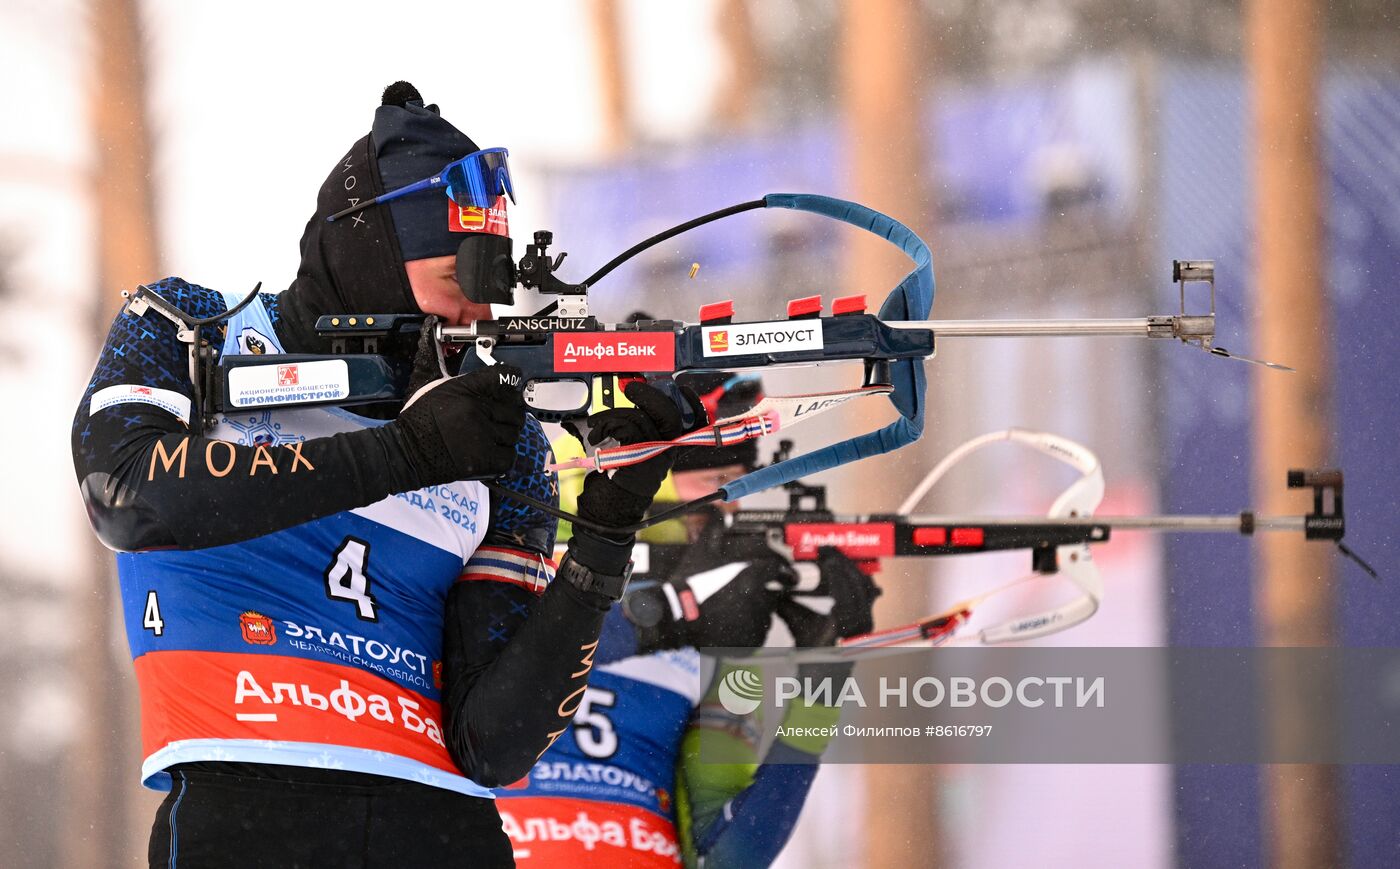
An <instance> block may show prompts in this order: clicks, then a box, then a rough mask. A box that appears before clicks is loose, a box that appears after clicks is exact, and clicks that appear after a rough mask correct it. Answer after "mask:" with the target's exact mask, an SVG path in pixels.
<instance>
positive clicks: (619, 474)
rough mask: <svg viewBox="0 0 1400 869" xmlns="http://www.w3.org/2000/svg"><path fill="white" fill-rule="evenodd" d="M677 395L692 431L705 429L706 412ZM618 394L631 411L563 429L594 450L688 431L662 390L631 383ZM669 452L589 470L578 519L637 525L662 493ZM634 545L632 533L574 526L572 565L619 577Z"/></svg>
mask: <svg viewBox="0 0 1400 869" xmlns="http://www.w3.org/2000/svg"><path fill="white" fill-rule="evenodd" d="M681 392H682V394H683V395H684V396H685V400H686V401H687V402H688V403H689V404H690V407H691V413H692V414H693V416H694V420H695V422H694V426H701V425H704V424H705V408H704V405H703V404H701V403H700V399H699V398H697V397H696V396H695V394H694V393H693V392H691V391H689V390H686V389H684V388H682V390H681ZM623 395H625V396H627V400H628V401H630V402H632V404H633V405H634V406H633V407H619V408H614V409H612V410H605V411H602V412H601V413H595V414H593V415H592V416H590V417H588V420H587V424H586V426H584V427H574V426H570V425H569V424H568V423H565V427H566V428H568V429H569V431H570V433H572V434H573V435H574V436H575V437H578V438H579V439H580V440H584V442H585V443H586V444H588V445H591V446H598V445H599V444H602V443H603V442H604V441H607V440H610V439H611V440H613V441H616V442H617V443H618V444H621V445H624V446H625V445H627V444H637V443H642V442H644V441H658V440H671V439H673V438H678V437H680V436H681V435H683V434H685V433H686V432H687V431H689V430H690V429H688V428H687V427H686V426H685V425H684V422H683V421H682V418H681V410H680V408H679V407H677V406H676V403H675V402H674V401H672V400H671V399H670V398H669V397H668V396H667V395H666V394H665V393H663V392H662V391H661V390H659V389H657V388H655V387H653V386H648V385H647V384H645V383H642V382H641V381H634V382H632V383H629V384H627V388H626V389H624V390H623ZM672 452H673V451H672V450H667V451H666V452H663V453H662V454H661V455H659V456H656V457H655V458H651V459H647V460H646V461H645V462H639V463H638V464H635V465H630V466H628V467H625V468H618V469H617V470H615V471H612V472H610V473H599V472H597V471H594V472H593V473H591V474H589V475H588V476H587V477H585V478H584V481H583V491H582V492H581V493H580V494H579V497H578V516H579V518H580V519H583V520H585V521H587V522H594V523H598V524H601V525H606V526H611V527H615V528H625V527H627V526H629V525H635V524H637V523H638V522H640V521H642V519H643V518H644V517H645V516H646V512H647V508H649V507H650V506H651V501H652V498H655V497H656V492H657V490H658V489H660V488H661V482H662V481H663V480H665V479H666V475H667V474H669V473H670V472H671V462H672V460H673V458H674V457H673V455H672ZM634 540H635V535H634V534H633V533H631V532H623V531H618V532H607V533H604V532H600V531H595V530H593V529H590V528H586V527H584V526H583V525H581V524H578V523H575V525H574V536H573V538H572V539H570V541H569V552H570V554H571V555H573V560H574V561H577V562H578V563H580V564H582V565H584V566H585V567H588V568H590V569H591V570H595V571H599V572H601V573H605V574H620V573H622V571H623V569H624V568H625V567H626V566H627V562H628V560H629V559H630V558H631V557H632V543H633V541H634Z"/></svg>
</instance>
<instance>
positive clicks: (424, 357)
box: [386, 317, 525, 491]
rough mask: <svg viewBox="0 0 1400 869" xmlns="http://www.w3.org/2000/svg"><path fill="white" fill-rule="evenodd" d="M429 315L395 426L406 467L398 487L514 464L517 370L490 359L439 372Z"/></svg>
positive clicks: (519, 424) (520, 412) (476, 475)
mask: <svg viewBox="0 0 1400 869" xmlns="http://www.w3.org/2000/svg"><path fill="white" fill-rule="evenodd" d="M435 319H436V318H433V317H430V318H429V319H428V322H426V323H424V326H423V333H422V337H421V338H420V339H419V341H418V353H417V355H416V356H415V358H414V363H413V376H412V378H411V379H410V380H409V389H410V398H409V400H408V404H406V405H405V406H404V409H403V410H402V411H400V412H399V416H398V419H396V420H395V421H394V422H392V423H390V425H389V426H386V428H390V427H392V428H393V429H394V430H395V432H396V433H397V435H398V437H397V438H396V440H397V442H398V444H399V445H400V447H401V449H402V454H403V458H404V459H405V460H406V464H407V466H408V467H407V468H406V469H403V470H402V471H401V473H400V474H399V476H400V477H402V478H404V479H403V481H402V482H403V488H402V489H400V491H409V490H412V489H418V488H422V487H423V486H431V485H435V484H439V483H451V482H455V481H457V480H481V479H489V478H491V477H498V476H500V475H502V474H504V473H506V472H507V471H509V470H510V469H511V466H512V465H513V464H514V463H515V442H516V441H517V440H518V439H519V438H520V430H521V428H523V427H524V425H525V399H524V397H523V395H522V392H521V372H520V369H519V368H516V367H515V366H513V365H493V366H491V367H489V368H481V369H478V370H476V371H473V372H471V373H470V374H462V375H458V376H457V377H443V376H442V373H441V370H440V369H439V368H438V364H437V354H436V348H435V347H434V345H433V339H432V329H431V328H430V325H431V323H432V322H433V321H434V320H435Z"/></svg>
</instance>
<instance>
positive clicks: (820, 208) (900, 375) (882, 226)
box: [720, 193, 933, 501]
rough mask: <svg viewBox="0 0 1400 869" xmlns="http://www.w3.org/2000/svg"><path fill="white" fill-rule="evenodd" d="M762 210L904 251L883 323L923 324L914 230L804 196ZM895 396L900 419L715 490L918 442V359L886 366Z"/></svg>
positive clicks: (772, 200)
mask: <svg viewBox="0 0 1400 869" xmlns="http://www.w3.org/2000/svg"><path fill="white" fill-rule="evenodd" d="M763 201H764V205H765V207H766V208H792V209H796V210H798V211H810V212H811V213H813V214H821V215H824V216H826V217H830V218H832V219H834V220H839V221H841V222H843V223H849V224H851V225H852V226H856V227H859V228H861V229H863V230H865V231H866V232H872V233H874V234H875V235H878V236H880V237H882V238H884V239H885V240H886V241H888V242H889V243H890V244H893V245H895V246H896V247H898V248H899V249H900V250H902V251H904V253H905V254H906V255H908V257H909V258H910V259H912V260H913V261H914V270H913V271H912V272H910V273H909V274H908V275H906V276H905V278H904V280H902V281H900V282H899V285H898V286H896V287H895V288H894V290H893V292H891V293H890V295H889V297H888V298H886V299H885V302H884V304H883V305H881V306H880V319H882V320H927V319H928V316H929V311H930V310H931V309H932V308H933V254H931V253H930V252H929V249H928V245H927V244H925V243H924V240H923V239H921V238H919V237H918V236H917V235H915V234H914V231H913V230H911V229H910V228H909V227H907V226H905V225H904V224H902V223H900V222H899V221H897V220H895V219H894V218H893V217H890V216H889V215H886V214H881V213H880V212H878V211H875V210H874V209H870V208H866V207H865V206H864V205H857V204H856V203H854V202H847V201H846V200H844V199H832V198H831V197H829V196H812V195H809V194H805V193H771V194H769V195H768V196H765V197H763ZM890 368H891V371H890V374H891V382H892V383H893V385H894V393H893V394H891V396H890V402H891V403H892V404H894V406H895V409H896V410H898V411H899V414H900V418H899V419H897V420H895V421H894V422H892V423H890V424H889V425H887V426H885V427H884V428H882V429H880V430H879V431H873V432H869V433H867V434H863V435H859V436H858V437H853V438H850V439H848V440H844V441H841V442H840V443H835V444H831V445H830V446H826V447H822V448H821V449H818V450H813V451H812V452H810V453H807V454H805V455H801V456H795V457H793V458H791V459H788V460H787V461H783V462H778V463H777V464H775V465H769V466H768V467H766V468H760V469H759V470H757V471H754V472H753V473H751V474H745V475H744V476H742V477H740V478H739V479H737V480H734V481H732V482H730V483H727V484H725V485H724V486H723V487H721V488H720V492H721V494H723V496H724V500H726V501H734V500H736V499H738V498H742V497H744V496H746V495H752V494H753V493H755V492H761V491H763V490H765V489H771V488H773V487H774V486H781V485H782V484H783V483H788V482H791V481H793V480H796V479H799V478H801V477H806V476H808V475H810V474H815V473H817V472H819V471H825V470H829V469H831V468H835V467H839V466H840V465H844V464H847V463H848V462H854V461H858V460H859V459H864V458H869V457H870V456H878V455H880V454H881V453H887V452H890V451H891V450H897V449H899V448H900V447H902V446H905V445H906V444H911V443H913V442H914V441H916V440H918V439H919V436H920V435H922V434H923V431H924V386H925V380H924V365H923V360H900V361H897V362H894V363H892V364H891V366H890Z"/></svg>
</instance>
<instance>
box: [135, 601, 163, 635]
mask: <svg viewBox="0 0 1400 869" xmlns="http://www.w3.org/2000/svg"><path fill="white" fill-rule="evenodd" d="M141 627H143V628H145V629H146V630H148V631H150V632H151V633H153V634H155V635H156V636H160V635H161V634H163V633H165V619H163V618H161V617H160V601H159V600H157V599H156V593H155V592H154V591H148V592H146V612H145V613H143V614H142V616H141Z"/></svg>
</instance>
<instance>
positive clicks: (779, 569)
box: [622, 555, 796, 654]
mask: <svg viewBox="0 0 1400 869" xmlns="http://www.w3.org/2000/svg"><path fill="white" fill-rule="evenodd" d="M795 580H796V577H795V575H794V574H793V572H792V567H791V566H790V565H789V564H788V563H787V561H786V560H784V559H782V558H779V557H778V556H777V555H770V556H767V557H762V558H758V559H754V560H752V561H738V562H733V563H730V564H723V565H720V566H719V567H716V568H713V569H711V570H707V571H705V572H703V573H699V574H696V575H694V576H689V577H684V578H672V579H668V580H666V581H665V582H660V583H654V584H650V585H647V586H644V587H641V588H638V589H636V590H635V591H633V592H631V593H630V594H628V595H627V597H626V598H625V599H624V600H623V602H622V607H623V612H624V613H625V614H626V615H627V617H628V619H629V620H631V621H632V623H633V625H634V626H636V629H637V647H638V648H637V653H638V654H646V653H648V652H654V651H657V650H659V649H677V648H680V647H682V646H696V647H729V648H756V647H758V646H762V645H763V640H764V638H766V637H767V636H768V629H769V627H770V626H771V625H772V621H773V614H774V612H775V611H776V610H777V608H778V606H779V605H780V604H781V603H782V602H783V601H784V600H785V598H786V592H784V591H780V590H779V589H781V588H786V587H788V586H791V585H792V583H793V582H794V581H795Z"/></svg>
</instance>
